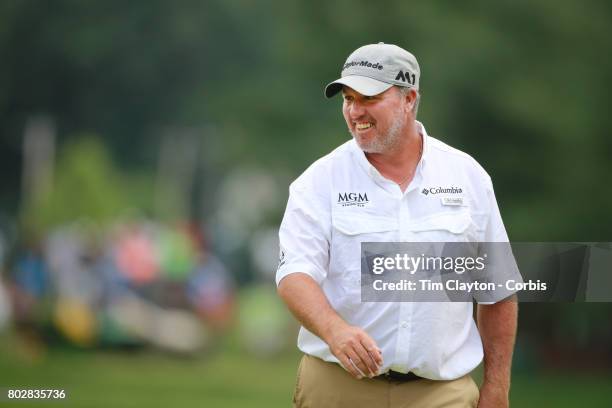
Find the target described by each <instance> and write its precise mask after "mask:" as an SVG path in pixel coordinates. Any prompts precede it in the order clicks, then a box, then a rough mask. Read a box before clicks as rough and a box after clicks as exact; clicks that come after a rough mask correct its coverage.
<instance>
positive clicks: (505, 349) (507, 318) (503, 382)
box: [477, 299, 518, 392]
mask: <svg viewBox="0 0 612 408" xmlns="http://www.w3.org/2000/svg"><path fill="white" fill-rule="evenodd" d="M517 316H518V304H517V302H516V299H515V300H514V301H503V302H499V303H496V304H494V305H478V317H477V319H478V330H479V331H480V337H481V338H482V344H483V348H484V380H483V384H492V385H495V386H496V387H500V388H501V389H503V390H504V391H505V392H508V391H509V389H510V368H511V366H512V352H513V350H514V341H515V338H516V326H517Z"/></svg>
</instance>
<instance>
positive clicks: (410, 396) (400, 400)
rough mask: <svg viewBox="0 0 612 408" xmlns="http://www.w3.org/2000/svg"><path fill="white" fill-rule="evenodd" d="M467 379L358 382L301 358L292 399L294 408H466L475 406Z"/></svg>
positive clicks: (473, 388) (333, 367) (335, 369)
mask: <svg viewBox="0 0 612 408" xmlns="http://www.w3.org/2000/svg"><path fill="white" fill-rule="evenodd" d="M478 396H479V392H478V387H477V386H476V384H475V383H474V380H472V377H470V376H469V375H466V376H463V377H461V378H458V379H456V380H451V381H433V380H426V379H419V380H414V381H408V382H397V381H393V380H387V379H380V378H373V379H369V378H364V379H362V380H357V379H355V378H354V377H352V376H351V375H350V374H349V373H348V372H346V371H345V370H344V369H343V368H342V367H340V366H339V365H338V364H335V363H328V362H325V361H323V360H320V359H318V358H316V357H312V356H309V355H304V357H302V360H301V361H300V366H299V368H298V375H297V384H296V387H295V393H294V395H293V406H294V407H296V408H328V407H329V408H332V407H333V408H344V407H350V408H359V407H368V408H372V407H385V408H442V407H444V408H467V407H476V405H477V404H478Z"/></svg>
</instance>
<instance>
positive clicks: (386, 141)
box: [349, 115, 406, 153]
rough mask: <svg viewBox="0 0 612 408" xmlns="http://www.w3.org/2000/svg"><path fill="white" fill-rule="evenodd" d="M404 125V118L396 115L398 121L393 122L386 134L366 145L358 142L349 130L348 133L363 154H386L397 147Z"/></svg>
mask: <svg viewBox="0 0 612 408" xmlns="http://www.w3.org/2000/svg"><path fill="white" fill-rule="evenodd" d="M405 124H406V117H405V116H403V115H398V119H397V120H396V121H395V122H393V124H392V125H391V127H390V128H389V131H388V132H387V133H385V134H384V135H379V137H376V138H374V139H373V140H371V141H369V142H366V143H363V142H359V138H358V137H357V135H356V134H355V133H353V132H352V131H350V130H349V132H350V133H351V136H353V139H355V142H357V144H358V145H359V147H360V148H361V150H363V151H364V152H365V153H388V152H390V151H392V150H394V149H395V148H396V147H397V146H398V144H399V142H400V139H401V129H402V128H403V127H404V125H405Z"/></svg>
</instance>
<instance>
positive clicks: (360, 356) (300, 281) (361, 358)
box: [278, 273, 382, 379]
mask: <svg viewBox="0 0 612 408" xmlns="http://www.w3.org/2000/svg"><path fill="white" fill-rule="evenodd" d="M278 294H279V295H280V297H281V298H282V299H283V301H284V302H285V303H286V304H287V307H288V308H289V310H290V311H291V313H293V315H294V316H295V317H296V318H297V319H298V320H299V322H300V323H301V324H302V325H303V326H304V327H305V328H306V329H308V330H309V331H311V332H312V333H314V334H316V335H317V336H319V337H320V338H321V339H322V340H323V341H325V342H326V343H327V344H328V345H329V348H330V350H331V352H332V353H333V354H334V355H335V356H336V357H337V358H338V360H340V362H341V363H342V365H343V366H344V368H345V369H346V370H347V371H349V372H350V373H351V374H352V375H353V376H354V377H355V378H359V379H360V378H362V374H365V375H368V376H370V377H372V376H374V375H377V374H378V369H379V367H380V366H381V365H382V353H381V351H380V349H379V348H378V346H377V345H376V342H375V341H374V340H373V339H372V338H371V337H370V336H369V335H368V334H367V333H366V332H365V331H364V330H362V329H361V328H359V327H355V326H351V325H349V324H348V323H346V322H345V321H344V320H343V319H342V317H340V316H339V315H338V313H336V311H335V310H334V309H333V308H332V307H331V305H330V304H329V301H328V300H327V297H325V294H324V293H323V291H322V290H321V287H320V286H319V285H318V284H317V282H315V280H314V279H312V278H311V277H310V276H309V275H307V274H305V273H292V274H290V275H287V276H285V277H284V278H283V279H282V280H281V281H280V283H279V285H278ZM355 366H356V367H355ZM357 368H358V369H357ZM360 371H361V372H360Z"/></svg>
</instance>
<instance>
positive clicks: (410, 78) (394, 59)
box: [325, 42, 421, 98]
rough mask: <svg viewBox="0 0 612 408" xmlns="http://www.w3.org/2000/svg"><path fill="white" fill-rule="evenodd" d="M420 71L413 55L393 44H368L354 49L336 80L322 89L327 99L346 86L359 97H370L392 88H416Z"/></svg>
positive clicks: (417, 87)
mask: <svg viewBox="0 0 612 408" xmlns="http://www.w3.org/2000/svg"><path fill="white" fill-rule="evenodd" d="M420 76H421V70H420V68H419V63H418V62H417V60H416V58H415V56H414V55H412V54H411V53H409V52H408V51H406V50H405V49H403V48H400V47H398V46H397V45H393V44H385V43H382V42H380V43H378V44H369V45H364V46H363V47H360V48H357V49H356V50H355V51H353V53H352V54H351V55H349V57H348V58H347V59H346V62H345V63H344V66H343V67H342V73H341V74H340V79H337V80H335V81H334V82H331V83H329V84H328V85H327V86H326V87H325V96H326V97H328V98H331V97H332V96H334V95H335V94H337V93H338V92H340V91H341V90H342V87H343V86H345V85H346V86H348V87H349V88H352V89H354V90H355V91H357V92H359V93H360V94H362V95H366V96H373V95H378V94H379V93H381V92H384V91H386V90H387V89H389V88H391V87H392V86H393V85H397V86H404V87H410V88H414V89H417V90H418V89H419V78H420Z"/></svg>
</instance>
